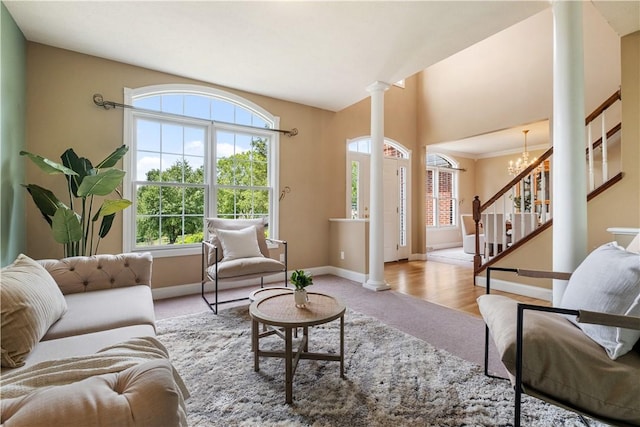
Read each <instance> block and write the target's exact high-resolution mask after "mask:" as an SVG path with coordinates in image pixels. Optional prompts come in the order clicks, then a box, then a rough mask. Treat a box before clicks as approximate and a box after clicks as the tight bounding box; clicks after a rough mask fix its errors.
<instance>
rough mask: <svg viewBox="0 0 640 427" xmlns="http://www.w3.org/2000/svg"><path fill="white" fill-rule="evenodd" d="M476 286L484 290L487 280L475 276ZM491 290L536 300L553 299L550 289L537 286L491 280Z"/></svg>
mask: <svg viewBox="0 0 640 427" xmlns="http://www.w3.org/2000/svg"><path fill="white" fill-rule="evenodd" d="M475 285H476V286H481V287H483V288H486V285H487V278H486V277H484V276H476V282H475ZM491 289H492V290H496V291H502V292H509V293H512V294H517V295H522V296H525V297H530V298H537V299H541V300H545V301H551V300H552V299H553V292H552V291H551V289H545V288H540V287H538V286H531V285H524V284H522V283H516V282H508V281H506V280H500V279H491Z"/></svg>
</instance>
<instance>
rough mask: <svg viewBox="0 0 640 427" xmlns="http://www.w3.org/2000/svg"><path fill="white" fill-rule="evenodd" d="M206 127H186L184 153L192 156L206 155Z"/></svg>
mask: <svg viewBox="0 0 640 427" xmlns="http://www.w3.org/2000/svg"><path fill="white" fill-rule="evenodd" d="M204 145H205V129H204V128H200V127H198V128H195V127H185V128H184V153H185V154H189V155H192V156H201V157H202V156H204Z"/></svg>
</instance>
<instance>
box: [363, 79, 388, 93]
mask: <svg viewBox="0 0 640 427" xmlns="http://www.w3.org/2000/svg"><path fill="white" fill-rule="evenodd" d="M390 87H391V85H390V84H389V83H385V82H381V81H377V82H374V83H371V84H370V85H369V86H367V92H370V93H373V92H384V91H385V90H387V89H389V88H390Z"/></svg>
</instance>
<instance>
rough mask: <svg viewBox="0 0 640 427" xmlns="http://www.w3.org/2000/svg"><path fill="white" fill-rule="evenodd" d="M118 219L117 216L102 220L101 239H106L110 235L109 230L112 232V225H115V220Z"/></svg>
mask: <svg viewBox="0 0 640 427" xmlns="http://www.w3.org/2000/svg"><path fill="white" fill-rule="evenodd" d="M115 217H116V214H114V213H113V214H111V215H107V216H105V217H104V218H102V224H100V231H99V232H98V234H99V236H100V237H101V238H104V237H105V236H106V235H107V234H109V230H111V225H113V219H114V218H115Z"/></svg>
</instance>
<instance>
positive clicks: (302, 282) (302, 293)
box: [291, 270, 313, 307]
mask: <svg viewBox="0 0 640 427" xmlns="http://www.w3.org/2000/svg"><path fill="white" fill-rule="evenodd" d="M291 284H292V285H293V286H295V288H296V289H295V291H293V297H294V299H295V302H296V307H304V306H305V305H306V303H307V302H308V301H309V300H308V298H307V290H306V289H305V288H306V287H307V286H310V285H313V278H312V277H311V274H308V273H305V272H304V270H295V271H294V272H293V273H291Z"/></svg>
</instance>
